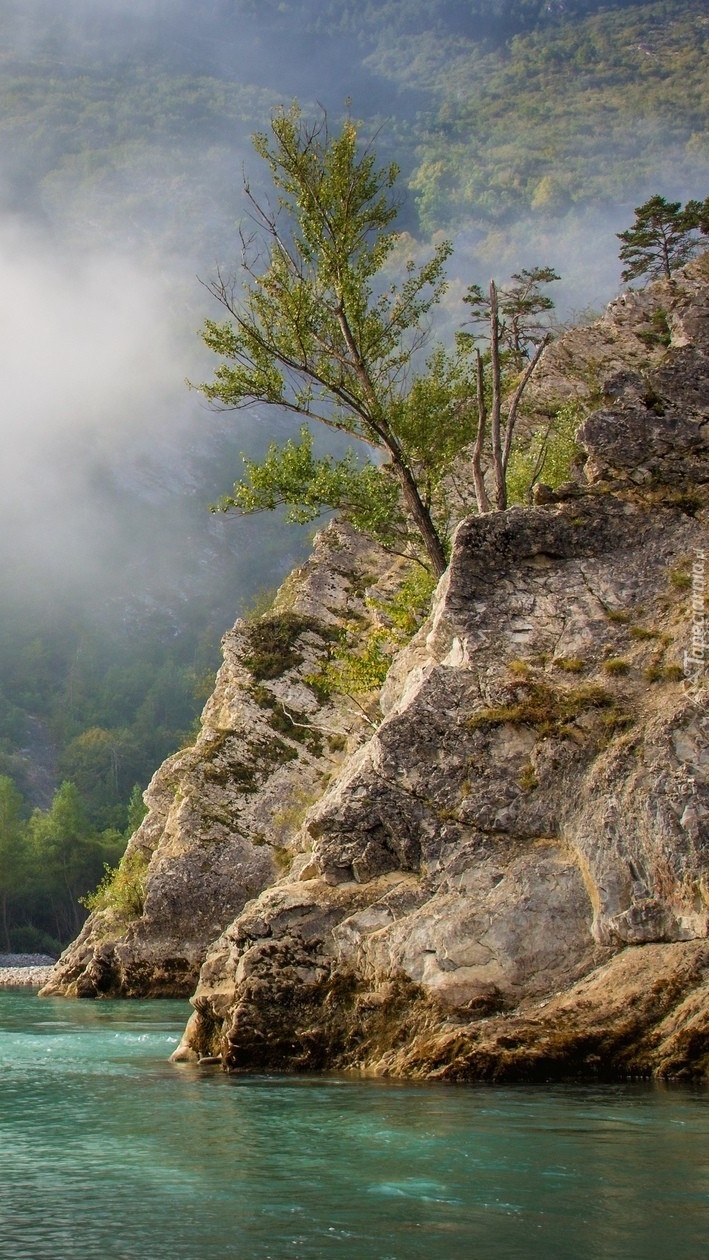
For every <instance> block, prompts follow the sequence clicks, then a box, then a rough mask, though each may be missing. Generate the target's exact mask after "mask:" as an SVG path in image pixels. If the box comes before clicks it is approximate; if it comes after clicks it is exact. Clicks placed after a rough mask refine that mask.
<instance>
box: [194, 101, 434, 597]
mask: <svg viewBox="0 0 709 1260" xmlns="http://www.w3.org/2000/svg"><path fill="white" fill-rule="evenodd" d="M254 145H255V148H256V150H257V152H258V153H259V154H260V156H261V157H262V158H263V159H264V161H265V162H266V163H267V164H268V167H269V169H270V173H271V177H272V180H273V183H274V185H275V188H276V189H277V191H278V208H277V209H275V210H274V209H273V208H272V207H271V206H270V205H268V204H264V203H260V202H258V201H257V200H256V199H255V198H254V197H253V196H252V195H251V193H250V192H249V189H248V185H247V189H246V191H247V196H248V197H249V200H250V205H251V212H252V216H253V219H254V220H255V224H256V234H255V236H252V237H250V238H247V237H246V236H244V235H243V234H242V262H241V283H240V284H239V283H237V281H236V280H234V279H227V278H226V277H224V276H223V275H222V274H221V273H218V275H217V279H216V280H215V281H214V282H212V283H211V284H210V285H209V286H208V287H209V288H210V290H211V292H212V293H213V294H214V296H215V297H216V298H217V299H218V301H219V302H220V303H221V304H222V306H223V307H224V308H225V309H226V310H227V312H228V313H229V316H230V317H231V318H230V320H229V322H226V323H215V322H214V321H212V320H208V321H207V323H206V325H205V329H204V332H203V336H204V340H205V342H206V344H207V345H208V346H209V347H210V349H212V350H214V351H215V352H216V353H217V354H219V355H220V356H222V358H223V360H224V362H222V364H221V365H220V367H219V368H218V369H217V371H216V373H215V378H214V381H213V383H212V384H205V385H202V386H200V388H201V389H202V390H203V392H204V393H205V394H206V396H207V397H208V398H209V399H211V400H213V401H215V402H216V403H219V404H221V405H223V406H226V407H244V406H249V405H251V404H266V405H269V406H274V407H278V408H284V409H286V410H288V411H292V412H295V413H297V414H298V415H301V416H304V417H307V418H308V419H309V420H316V421H318V422H320V423H322V424H324V425H326V426H327V427H329V428H331V429H335V430H336V431H338V432H341V433H346V434H349V435H350V436H352V437H353V438H355V439H356V440H357V441H358V442H360V443H363V444H364V445H365V446H367V447H369V448H373V449H374V450H375V451H378V452H381V454H382V455H383V456H384V458H385V459H386V461H387V464H388V467H389V470H390V472H391V475H392V476H393V478H394V479H395V480H396V483H397V485H398V488H399V491H400V494H401V498H402V502H403V505H404V510H405V513H406V516H407V518H408V521H409V522H410V525H411V527H412V529H413V531H415V533H416V534H417V535H418V537H419V539H420V541H421V542H422V544H423V547H424V551H425V554H426V556H427V559H428V562H429V564H430V566H431V568H432V569H433V571H434V573H436V574H440V573H442V572H443V570H444V568H445V563H446V559H445V549H444V542H443V539H442V537H441V533H440V532H439V530H438V529H437V527H436V524H435V523H434V519H433V515H432V504H431V500H430V495H429V493H428V491H427V487H426V470H425V461H423V463H422V461H421V459H420V452H419V451H418V450H417V449H416V440H415V439H416V437H418V436H420V430H421V419H422V418H421V416H420V415H419V416H418V417H417V414H416V407H415V405H414V404H412V403H411V399H412V398H413V399H414V400H415V397H416V394H415V390H414V384H415V383H416V382H417V380H418V378H417V377H416V374H415V371H414V365H415V358H416V355H417V353H418V351H419V350H420V349H421V347H422V345H423V344H424V342H425V340H426V336H427V331H428V330H427V327H426V316H427V315H428V313H429V312H430V310H431V308H432V307H433V306H434V305H435V304H436V302H437V301H438V300H439V299H440V297H441V295H442V293H443V290H444V287H445V281H444V275H443V270H444V264H445V261H446V259H447V258H448V256H449V254H450V245H449V244H448V243H444V244H441V245H439V246H438V248H437V249H436V250H435V252H434V254H433V257H432V258H431V259H430V260H429V261H428V262H427V263H425V264H424V265H423V266H421V267H417V266H416V265H415V264H414V263H413V262H409V263H408V264H407V268H406V278H405V279H404V280H403V281H401V282H400V283H396V282H391V283H389V284H386V285H385V284H384V280H383V273H384V268H385V264H386V263H387V261H388V260H389V259H390V257H391V254H392V252H393V250H394V248H395V245H396V244H397V241H398V237H397V235H396V233H395V232H393V231H392V230H391V227H392V224H393V222H394V219H395V218H396V215H397V204H396V201H395V200H394V198H393V195H392V188H393V185H394V182H395V180H396V178H397V174H398V170H397V167H396V166H395V165H393V164H392V165H390V166H388V167H386V168H384V169H377V168H376V166H375V159H374V154H373V153H372V152H371V150H370V149H368V148H365V149H364V150H360V148H359V146H358V140H357V128H356V126H355V124H354V123H353V122H352V121H351V120H347V121H346V122H345V124H344V126H343V128H342V130H341V132H340V133H339V134H338V135H334V136H333V135H331V134H330V132H329V129H328V124H327V118H326V117H325V116H324V115H323V117H322V118H321V119H320V121H319V122H317V123H314V124H309V123H306V122H305V121H304V119H303V117H302V114H301V111H300V109H299V107H298V106H297V105H294V106H293V107H292V108H291V109H289V110H281V111H280V112H278V113H277V114H276V115H275V116H274V118H273V120H272V124H271V137H270V138H269V137H268V136H267V135H263V134H261V135H257V136H256V137H255V138H254ZM375 286H376V287H375ZM426 423H427V424H428V425H429V426H430V424H431V423H432V420H431V417H430V416H429V417H427V418H426ZM412 435H413V439H414V440H412ZM426 453H427V454H428V452H426ZM311 458H312V456H311V453H309V451H308V447H307V442H304V440H303V438H302V437H301V446H300V450H299V451H298V450H296V448H295V447H292V448H291V449H290V450H289V451H288V452H287V457H286V458H284V459H282V460H281V461H280V463H279V461H278V458H277V455H276V452H275V451H274V450H273V449H272V451H271V452H270V461H271V466H272V468H274V469H275V468H277V467H278V468H280V470H281V471H282V472H284V471H285V469H286V466H288V467H291V466H292V465H293V464H294V463H298V466H299V469H300V472H299V474H298V475H301V474H302V472H303V470H304V469H305V470H306V472H307V469H308V461H309V460H310V459H311ZM310 467H311V472H312V480H311V481H310V482H309V483H308V486H309V487H310V490H312V491H313V492H314V490H315V489H316V487H317V485H318V483H322V482H324V483H326V486H327V489H328V491H332V490H333V489H334V490H335V493H328V494H327V496H326V497H325V498H324V499H323V503H324V504H326V505H327V506H332V507H334V506H339V505H340V503H345V504H346V503H347V501H348V497H351V495H352V493H353V492H354V490H355V489H356V490H358V491H359V490H361V487H362V484H363V478H364V481H365V482H366V478H367V477H368V476H369V475H370V474H366V473H364V474H362V475H359V474H358V473H357V469H356V464H355V462H354V460H353V457H352V456H348V457H346V459H345V461H344V462H342V463H340V465H339V466H338V465H337V464H336V463H335V462H334V461H329V462H326V463H325V464H323V462H322V461H320V462H318V463H315V464H312V465H311V466H310ZM249 472H250V478H251V486H252V488H253V491H254V493H257V494H258V493H259V492H258V487H257V485H256V481H257V480H258V478H255V466H254V465H251V466H250V468H249ZM338 478H340V482H339V485H338V484H336V483H337V479H338ZM306 480H307V479H306ZM274 487H275V488H274V494H275V495H276V498H278V495H279V494H281V495H283V486H282V483H281V482H277V479H276V483H274ZM306 488H307V487H306ZM260 493H261V494H262V495H263V493H264V491H263V489H262V490H261V492H260ZM234 498H235V500H236V501H237V503H238V505H239V506H240V507H241V509H242V510H244V508H245V507H248V501H247V499H246V498H245V497H244V496H243V495H242V494H241V493H240V492H239V491H238V490H237V491H236V493H235V496H234ZM309 498H310V499H312V498H313V496H312V495H309ZM332 500H335V501H334V502H333V501H332ZM262 502H263V499H259V500H258V504H259V505H261V504H262ZM305 506H306V509H307V510H310V508H311V507H313V506H314V502H310V501H309V502H306V504H305Z"/></svg>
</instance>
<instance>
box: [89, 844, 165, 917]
mask: <svg viewBox="0 0 709 1260" xmlns="http://www.w3.org/2000/svg"><path fill="white" fill-rule="evenodd" d="M149 861H150V858H149V857H148V856H147V854H146V853H144V852H143V850H142V849H133V851H132V853H129V854H128V855H127V856H126V857H124V858H123V860H122V861H121V862H120V863H119V865H118V866H115V867H111V866H109V865H108V863H104V871H105V874H104V877H103V879H102V880H101V883H100V884H99V886H98V888H97V889H96V890H95V892H92V893H87V894H86V896H85V897H80V898H79V900H80V901H81V904H82V905H83V906H86V909H87V910H90V911H91V912H92V913H93V912H95V911H97V910H108V911H110V912H111V913H112V914H113V916H114V917H115V918H116V919H118V920H119V921H121V922H130V921H131V920H132V919H139V918H140V916H141V914H142V913H143V907H144V905H145V877H146V874H147V871H148V864H149Z"/></svg>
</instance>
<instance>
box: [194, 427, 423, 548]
mask: <svg viewBox="0 0 709 1260" xmlns="http://www.w3.org/2000/svg"><path fill="white" fill-rule="evenodd" d="M242 459H243V462H244V467H245V469H246V476H245V477H244V478H243V480H241V481H239V482H237V483H236V484H235V486H234V490H233V493H232V494H231V495H225V496H224V497H223V498H222V499H220V500H219V502H218V503H217V504H216V505H215V508H213V509H212V510H215V511H220V512H228V511H232V510H235V511H237V512H238V513H239V514H240V515H242V516H246V515H249V514H251V513H252V512H263V511H274V510H275V509H276V508H278V507H285V508H286V509H287V511H286V513H285V519H286V520H287V521H291V522H295V523H300V524H304V523H307V522H309V521H314V520H316V519H317V518H318V516H319V515H320V514H321V513H322V511H323V510H324V509H326V508H327V509H333V510H337V511H339V512H340V514H341V515H342V516H343V517H344V518H345V519H346V520H348V521H349V522H350V523H351V524H352V525H353V526H354V528H355V529H358V530H361V531H362V532H363V533H367V534H369V535H370V536H371V537H373V538H377V539H378V540H379V541H380V542H382V543H383V544H384V545H387V544H389V545H394V544H395V543H396V542H398V544H399V545H400V546H403V545H405V540H406V536H407V531H406V523H405V520H404V518H403V516H402V513H401V512H400V510H399V491H398V488H397V486H396V484H395V482H394V481H393V480H392V479H391V477H390V476H387V473H386V470H380V469H379V468H378V467H377V466H376V465H374V464H369V463H368V464H364V465H362V464H361V462H359V461H358V459H357V456H356V455H355V453H354V452H353V451H349V452H348V453H347V454H346V455H345V456H344V457H343V458H342V459H339V460H338V459H335V457H334V456H332V455H325V456H323V457H322V458H321V459H317V458H316V457H315V456H314V455H313V438H312V434H311V432H310V430H309V428H308V427H307V425H303V426H302V427H301V430H300V440H299V441H298V442H294V441H293V440H292V439H288V440H287V441H286V442H285V443H283V444H282V445H280V444H279V443H277V442H272V443H271V445H270V446H269V448H268V452H267V454H266V457H265V459H264V460H262V461H261V462H260V463H257V462H256V461H254V460H250V459H249V458H248V457H247V456H246V455H243V456H242Z"/></svg>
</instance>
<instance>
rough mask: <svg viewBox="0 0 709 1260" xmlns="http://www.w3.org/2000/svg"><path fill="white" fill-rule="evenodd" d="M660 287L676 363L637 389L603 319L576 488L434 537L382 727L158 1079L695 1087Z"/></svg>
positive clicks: (701, 397)
mask: <svg viewBox="0 0 709 1260" xmlns="http://www.w3.org/2000/svg"><path fill="white" fill-rule="evenodd" d="M690 288H692V294H691V297H692V302H693V305H692V306H691V311H692V314H691V315H690V314H689V306H688V304H687V302H686V301H685V297H686V294H683V295H682V296H679V295H677V294H676V295H675V297H676V308H677V309H676V310H675V311H674V314H673V319H674V325H675V328H676V329H678V330H679V331H678V333H677V336H678V340H679V341H680V342H681V344H680V345H679V346H676V347H670V348H669V349H666V348H665V347H663V348H662V354H661V355H660V354H654V355H652V356H650V362H649V363H646V369H647V370H646V371H645V372H643V371H641V370H640V367H641V357H642V356H641V350H642V347H643V344H644V343H643V342H642V341H641V340H638V339H637V337H635V334H634V333H633V331H632V321H630V320H629V319H628V312H627V309H626V308H625V307H624V306H622V307H621V309H620V327H617V326H616V324H615V323H614V322H613V318H612V312H611V314H610V315H609V316H608V317H606V331H605V334H603V335H606V336H608V337H609V338H610V340H611V341H612V343H613V345H614V346H615V347H616V352H618V351H617V347H618V345H621V346H622V345H623V344H625V345H626V347H627V344H628V343H629V342H630V341H632V340H633V339H634V340H635V342H636V343H637V346H638V347H640V349H639V350H638V353H637V355H636V356H635V357H634V358H632V360H631V365H630V367H627V366H626V368H625V370H624V371H621V370H620V368H621V367H622V360H621V362H620V364H619V363H618V362H613V363H612V365H611V366H612V368H613V371H612V373H611V375H610V377H609V379H608V382H607V387H606V398H607V400H608V402H607V405H604V406H603V407H601V408H600V409H599V410H597V411H596V412H594V413H593V414H592V415H591V416H589V419H588V420H587V421H586V423H585V425H584V426H583V428H582V430H581V433H580V435H579V441H580V442H581V444H582V445H583V446H584V447H585V449H586V452H587V460H586V467H585V475H584V478H583V480H582V481H581V482H580V483H579V484H578V485H576V486H574V487H569V491H568V493H566V494H565V493H563V491H562V492H561V493H556V494H553V495H550V496H540V498H541V502H540V503H539V505H538V506H537V507H535V508H530V509H519V508H517V509H512V510H510V511H508V512H506V513H504V514H494V515H491V516H488V517H484V518H475V519H472V520H467V521H464V522H462V523H461V525H460V526H459V528H458V530H457V533H456V536H455V540H454V545H453V553H452V556H451V562H450V565H449V568H448V570H447V572H446V574H445V575H444V577H443V578H442V580H441V583H440V585H439V588H438V591H437V594H436V599H435V601H434V607H433V612H432V616H431V618H430V621H429V622H428V623H427V625H426V626H425V627H424V628H423V629H422V630H421V631H420V632H419V634H418V635H417V636H416V637H415V639H414V640H413V641H412V642H411V644H410V645H409V646H408V647H407V648H405V649H404V650H403V651H402V653H401V654H400V655H399V657H398V658H397V659H396V661H395V662H394V665H393V667H392V669H391V671H390V674H389V677H388V679H387V683H386V685H385V687H384V691H383V693H382V696H381V706H382V709H383V711H384V713H385V717H384V720H383V721H382V722H381V724H380V726H379V728H378V730H377V731H376V733H374V734H373V735H372V736H371V738H370V739H369V740H367V741H366V742H365V743H363V744H362V746H361V747H360V748H359V749H358V750H357V751H356V752H355V753H354V754H353V755H352V756H350V758H349V759H348V760H347V762H346V763H345V764H344V765H343V767H342V769H341V771H340V773H339V775H338V776H337V777H336V778H335V779H334V780H333V782H332V783H331V785H330V786H329V787H328V789H327V790H326V791H325V792H324V793H323V795H322V796H321V798H320V799H319V800H318V801H317V802H316V803H315V804H314V805H313V806H312V808H311V809H310V811H309V812H308V815H307V817H306V819H305V822H304V826H303V829H302V832H301V836H300V841H299V843H300V845H301V847H302V848H303V850H304V851H306V852H307V853H308V854H309V856H308V857H307V858H304V859H302V861H301V864H300V865H299V866H298V867H297V868H296V872H295V873H296V874H297V875H298V878H297V879H293V878H292V876H291V877H289V876H288V875H286V876H284V877H283V878H282V879H281V880H280V881H279V882H278V883H277V884H276V885H275V886H274V887H272V888H270V889H268V890H267V891H265V892H264V893H262V894H261V896H260V897H258V898H256V899H255V900H254V901H252V902H251V903H250V904H249V905H248V906H246V907H245V909H244V911H243V912H242V914H241V915H240V916H239V917H238V918H237V919H236V920H235V922H234V923H233V924H231V925H230V927H229V928H228V929H227V931H226V932H225V933H223V935H222V936H221V937H220V939H219V940H218V941H217V942H215V944H214V945H213V946H212V949H211V950H210V952H209V954H208V956H207V959H206V962H205V965H204V967H203V969H202V973H201V978H200V983H199V985H198V988H197V992H196V994H195V997H194V999H193V1003H194V1006H195V1015H194V1016H193V1018H192V1020H191V1021H190V1025H189V1027H188V1029H187V1030H186V1034H185V1037H184V1039H183V1043H182V1045H181V1047H180V1048H179V1050H178V1051H177V1052H176V1055H175V1058H176V1059H177V1060H178V1061H184V1060H190V1059H194V1058H198V1057H200V1056H203V1055H206V1056H209V1057H211V1058H213V1057H215V1056H218V1057H220V1058H221V1060H222V1062H223V1063H224V1065H225V1066H226V1067H227V1068H229V1069H230V1070H235V1071H239V1070H251V1069H254V1068H269V1069H285V1070H317V1069H320V1068H322V1067H333V1066H334V1067H341V1068H348V1069H351V1068H358V1069H360V1070H367V1071H375V1072H387V1073H388V1072H393V1073H399V1072H402V1073H407V1074H412V1075H422V1076H431V1075H434V1076H435V1075H438V1076H444V1077H450V1078H455V1079H463V1078H465V1079H469V1078H475V1077H485V1078H490V1079H513V1078H515V1077H528V1078H545V1077H546V1076H548V1075H550V1074H551V1075H559V1074H564V1073H570V1074H581V1075H598V1074H604V1073H605V1074H609V1075H613V1074H614V1073H619V1072H623V1073H627V1072H642V1073H647V1072H652V1071H671V1072H673V1073H680V1074H681V1073H682V1072H698V1073H701V1072H703V1071H704V1070H705V1068H706V1065H707V1062H709V1044H707V1043H705V1042H703V1041H702V1040H701V1038H700V1037H699V1036H698V1031H702V1030H705V1029H706V1027H707V1024H709V1007H708V1006H707V1004H706V992H707V989H706V986H707V984H708V983H709V947H708V946H707V944H706V938H707V930H708V927H709V882H708V875H709V829H708V828H707V819H708V818H709V704H707V695H706V691H705V690H704V689H702V688H700V689H697V688H696V687H695V688H691V687H689V686H688V683H687V679H686V678H685V676H684V668H683V663H684V661H685V656H686V654H687V653H689V652H691V642H692V637H691V636H692V611H691V603H692V601H691V590H690V589H689V585H690V573H691V565H692V561H693V558H696V557H701V556H702V555H703V554H704V550H705V548H706V542H707V535H706V519H707V508H706V503H707V480H708V477H709V460H708V459H707V426H706V423H705V422H706V419H707V406H708V400H707V391H706V386H705V383H704V382H706V381H707V380H709V378H708V377H707V375H706V372H707V366H708V365H709V360H708V359H707V356H706V350H707V343H706V331H705V330H706V320H705V319H704V318H703V317H700V314H697V311H698V310H699V311H700V313H701V311H702V310H703V309H704V308H703V307H702V303H701V301H699V298H701V297H702V295H704V296H706V294H705V290H706V288H707V286H706V285H704V286H703V287H702V286H701V285H699V284H697V283H695V282H694V281H693V282H692V285H691V286H690ZM652 300H654V301H657V295H655V297H654V299H652ZM645 305H647V299H645ZM705 306H706V302H705ZM646 315H647V312H646V310H645V306H643V307H642V310H641V316H642V319H643V320H645V319H646ZM636 324H637V312H636ZM595 335H596V336H598V334H597V333H596V334H595ZM690 1030H691V1031H690Z"/></svg>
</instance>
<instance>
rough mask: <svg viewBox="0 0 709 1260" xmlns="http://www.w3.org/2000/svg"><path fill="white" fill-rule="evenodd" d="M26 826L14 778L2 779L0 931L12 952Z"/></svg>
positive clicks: (4, 944) (24, 866)
mask: <svg viewBox="0 0 709 1260" xmlns="http://www.w3.org/2000/svg"><path fill="white" fill-rule="evenodd" d="M26 830H27V828H26V824H25V823H24V821H23V819H22V797H21V796H20V793H19V792H18V791H17V788H16V787H15V785H14V783H13V782H12V779H10V778H8V777H7V775H2V776H0V929H1V930H2V940H3V946H4V948H5V949H6V950H9V949H10V917H9V913H10V906H11V903H12V901H13V899H14V898H15V897H17V895H18V893H20V892H21V891H22V887H23V884H24V880H25V875H26V866H27V854H26V846H25V840H26Z"/></svg>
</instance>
